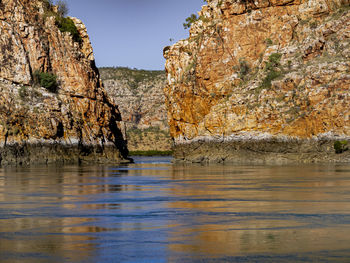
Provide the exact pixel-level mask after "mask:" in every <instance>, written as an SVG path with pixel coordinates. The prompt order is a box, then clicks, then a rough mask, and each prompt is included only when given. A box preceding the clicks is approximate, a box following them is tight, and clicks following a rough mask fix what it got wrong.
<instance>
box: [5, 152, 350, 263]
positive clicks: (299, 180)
mask: <svg viewBox="0 0 350 263" xmlns="http://www.w3.org/2000/svg"><path fill="white" fill-rule="evenodd" d="M136 161H137V162H138V163H136V164H132V165H128V166H109V167H99V166H64V167H31V168H11V169H9V168H7V169H5V168H3V169H0V262H1V263H7V262H11V263H12V262H21V263H22V262H24V263H26V262H33V263H34V262H35V263H37V262H39V263H40V262H350V166H346V165H331V166H322V165H309V166H302V165H301V166H230V165H225V166H222V165H217V166H216V165H211V166H200V165H188V166H182V165H172V164H170V162H169V159H167V158H145V159H143V158H138V159H136Z"/></svg>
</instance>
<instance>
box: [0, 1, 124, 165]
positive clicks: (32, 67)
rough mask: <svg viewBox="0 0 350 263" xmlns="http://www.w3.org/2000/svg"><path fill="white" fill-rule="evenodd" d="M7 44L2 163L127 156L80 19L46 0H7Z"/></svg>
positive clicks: (0, 71)
mask: <svg viewBox="0 0 350 263" xmlns="http://www.w3.org/2000/svg"><path fill="white" fill-rule="evenodd" d="M0 49H1V52H0V164H2V165H9V164H14V165H18V164H32V163H36V164H40V163H42V164H47V163H81V162H89V163H91V162H94V163H106V162H113V163H120V162H125V161H127V155H128V150H127V144H126V139H125V138H124V136H123V133H122V129H121V128H122V127H123V123H122V120H121V115H120V112H119V110H118V107H117V106H116V104H114V103H113V101H112V99H110V98H109V96H108V95H107V93H106V91H105V90H104V88H103V85H102V81H101V79H100V77H99V72H98V69H97V68H96V66H95V61H94V55H93V51H92V47H91V44H90V40H89V37H88V35H87V30H86V28H85V26H84V24H83V23H82V22H81V21H80V20H79V19H76V18H68V17H63V16H62V14H60V13H59V10H58V9H57V7H55V6H53V5H52V4H50V2H49V1H46V0H1V1H0Z"/></svg>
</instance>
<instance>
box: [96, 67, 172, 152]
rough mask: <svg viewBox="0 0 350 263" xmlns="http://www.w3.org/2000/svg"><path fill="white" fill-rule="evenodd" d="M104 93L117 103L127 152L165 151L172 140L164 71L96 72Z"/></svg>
mask: <svg viewBox="0 0 350 263" xmlns="http://www.w3.org/2000/svg"><path fill="white" fill-rule="evenodd" d="M99 71H100V74H101V78H102V80H103V83H104V86H105V89H106V90H107V92H108V94H109V95H110V97H111V98H112V99H113V100H114V102H115V103H118V107H119V110H120V112H121V115H122V119H123V121H124V122H125V123H126V134H127V137H128V138H127V139H128V148H129V150H130V151H151V150H158V151H168V150H170V149H171V138H170V135H169V127H168V122H167V113H166V108H165V104H164V100H165V97H164V94H163V89H164V87H165V85H166V75H165V72H164V71H158V70H138V69H130V68H125V67H116V68H112V67H108V68H105V67H104V68H100V69H99Z"/></svg>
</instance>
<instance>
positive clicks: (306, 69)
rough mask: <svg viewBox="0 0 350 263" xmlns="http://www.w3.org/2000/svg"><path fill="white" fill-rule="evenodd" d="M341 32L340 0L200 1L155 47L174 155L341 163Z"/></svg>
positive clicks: (344, 8) (347, 62) (344, 59)
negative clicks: (181, 34)
mask: <svg viewBox="0 0 350 263" xmlns="http://www.w3.org/2000/svg"><path fill="white" fill-rule="evenodd" d="M349 32H350V7H349V1H348V0H317V1H316V0H287V1H286V0H274V1H265V0H256V1H249V0H248V1H240V0H224V1H218V0H212V1H210V0H209V1H208V5H206V6H204V7H203V8H202V10H201V11H200V12H199V19H198V21H196V22H195V23H193V24H192V27H191V29H190V37H189V38H188V39H186V40H182V41H180V42H178V43H176V44H174V45H173V46H171V47H166V48H165V49H164V56H165V58H166V59H167V61H166V71H167V75H168V76H167V77H168V85H167V88H166V89H165V94H166V104H167V108H168V119H169V124H170V130H171V136H172V137H173V138H174V140H175V144H176V148H175V149H176V151H175V157H176V158H177V159H178V160H182V161H198V162H203V161H213V162H225V161H231V162H240V163H241V162H253V163H264V162H294V161H295V162H318V161H319V162H325V161H326V162H329V161H330V162H338V161H350V154H349V151H345V152H344V153H343V154H335V151H334V148H333V143H334V141H338V140H349V139H350V112H349V103H350V92H349V88H350V71H349V70H350V34H349Z"/></svg>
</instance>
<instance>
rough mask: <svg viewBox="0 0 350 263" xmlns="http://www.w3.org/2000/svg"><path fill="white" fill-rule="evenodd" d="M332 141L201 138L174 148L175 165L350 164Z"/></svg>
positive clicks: (348, 156)
mask: <svg viewBox="0 0 350 263" xmlns="http://www.w3.org/2000/svg"><path fill="white" fill-rule="evenodd" d="M334 142H335V140H332V139H327V138H323V139H287V140H284V139H280V138H267V139H249V140H245V139H237V140H227V139H226V140H225V139H216V140H214V139H212V140H208V139H199V140H196V141H193V142H190V143H179V144H177V145H176V146H175V147H174V161H173V162H175V163H236V164H291V163H345V162H350V151H347V150H346V151H344V152H343V153H340V154H337V153H336V152H335V149H334Z"/></svg>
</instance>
